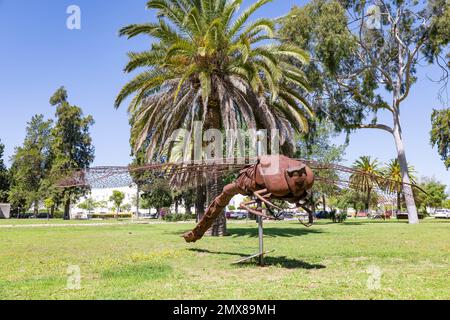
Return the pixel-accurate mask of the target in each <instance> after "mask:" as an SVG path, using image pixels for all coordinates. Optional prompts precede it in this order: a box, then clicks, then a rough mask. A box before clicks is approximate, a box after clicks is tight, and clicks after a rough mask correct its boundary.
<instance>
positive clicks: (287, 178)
mask: <svg viewBox="0 0 450 320" xmlns="http://www.w3.org/2000/svg"><path fill="white" fill-rule="evenodd" d="M313 184H314V174H313V172H312V170H311V169H310V168H309V167H308V166H307V165H306V164H305V163H303V162H301V161H299V160H295V159H290V158H287V157H285V156H279V155H277V156H263V157H261V159H259V160H258V162H257V163H256V164H254V165H250V166H247V167H246V168H244V169H243V170H241V171H240V174H239V176H238V178H237V179H236V181H235V182H233V183H231V184H229V185H227V186H225V188H224V189H223V192H222V193H221V194H220V195H219V196H218V197H217V198H216V199H214V201H213V202H212V203H211V204H210V205H209V207H208V209H207V210H206V213H205V215H204V216H203V219H202V220H201V221H200V222H199V223H198V225H197V226H196V227H195V229H194V230H192V231H190V232H187V233H185V234H184V235H183V237H184V239H185V240H186V241H187V242H196V241H197V240H200V239H201V238H202V237H203V235H204V234H205V232H206V231H207V230H208V229H209V228H210V227H211V226H212V224H213V223H214V221H215V220H216V219H217V217H219V216H220V215H221V214H223V211H224V209H225V207H226V206H227V205H228V203H229V202H230V201H231V199H232V198H233V197H234V196H236V195H238V194H242V195H245V196H254V197H255V199H257V200H256V201H249V202H244V203H242V204H241V208H242V209H245V210H247V211H248V212H250V213H252V214H254V215H257V216H260V217H264V218H268V219H274V218H276V216H274V215H272V216H269V215H266V214H265V213H264V212H263V210H262V208H260V207H259V206H258V207H257V208H255V209H254V208H251V207H250V206H251V205H252V204H255V203H257V202H261V203H264V204H265V205H266V207H267V209H268V211H269V212H273V211H272V209H278V210H281V209H280V208H279V207H277V206H276V205H275V204H274V203H273V202H272V200H282V201H287V202H289V203H292V204H295V205H296V206H297V207H298V208H300V207H302V208H304V207H305V201H306V200H307V198H308V197H309V196H310V194H311V189H312V187H313Z"/></svg>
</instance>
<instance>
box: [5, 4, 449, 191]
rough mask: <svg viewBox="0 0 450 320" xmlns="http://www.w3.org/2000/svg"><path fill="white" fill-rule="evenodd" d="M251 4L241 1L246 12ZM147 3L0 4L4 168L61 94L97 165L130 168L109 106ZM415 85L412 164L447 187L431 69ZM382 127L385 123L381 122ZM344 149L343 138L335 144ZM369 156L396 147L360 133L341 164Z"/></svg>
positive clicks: (122, 123)
mask: <svg viewBox="0 0 450 320" xmlns="http://www.w3.org/2000/svg"><path fill="white" fill-rule="evenodd" d="M251 2H252V1H250V0H247V1H244V5H245V6H246V5H247V4H248V3H251ZM145 3H146V1H145V0H70V1H66V0H39V1H32V0H27V1H26V0H0V43H1V45H0V48H1V49H0V83H1V85H0V139H1V140H2V142H3V143H4V144H5V145H6V158H7V159H6V160H7V162H8V158H9V157H10V156H11V155H12V153H13V151H14V147H15V146H18V145H20V144H21V143H22V141H23V138H24V135H25V125H26V122H27V121H28V120H29V119H30V118H31V117H32V115H34V114H36V113H42V114H44V115H45V116H46V117H52V116H53V113H54V109H53V107H51V106H50V105H49V103H48V100H49V97H50V96H51V94H52V93H53V92H54V91H55V90H56V89H57V88H58V87H59V86H61V85H64V86H66V88H67V90H68V92H69V99H70V102H71V103H73V104H76V105H78V106H80V107H82V108H83V110H84V112H85V114H91V115H92V116H93V117H94V119H95V121H96V124H95V125H94V127H93V128H92V130H91V132H92V136H93V141H94V144H95V147H96V160H95V163H94V165H126V164H128V163H129V161H130V156H129V154H130V150H129V143H128V139H129V126H128V116H127V114H126V111H125V108H122V109H120V110H115V109H114V108H113V101H114V98H115V96H116V94H117V92H118V91H119V90H120V88H121V86H122V85H123V84H125V83H126V81H127V80H128V79H129V77H130V76H128V75H125V74H124V73H123V72H122V69H123V67H124V65H125V63H126V61H127V57H126V53H127V52H128V51H139V50H144V49H146V48H148V47H149V44H150V40H149V39H148V38H136V39H133V40H126V39H125V38H119V37H118V36H117V34H118V30H119V29H120V28H121V27H122V26H125V25H127V24H130V23H139V22H147V21H149V20H151V19H152V18H153V14H152V13H151V12H149V11H147V10H145ZM304 3H305V1H294V0H291V1H286V0H274V1H273V3H271V4H268V5H267V6H266V7H265V8H263V9H262V10H260V11H259V13H258V15H261V16H270V17H278V16H281V15H284V14H286V13H287V12H288V11H289V9H290V8H291V7H292V6H293V5H302V4H304ZM72 4H75V5H78V6H79V7H80V8H81V13H82V17H81V18H82V25H81V27H82V28H81V30H68V29H67V28H66V19H67V17H68V14H66V9H67V7H68V6H69V5H72ZM419 76H420V80H419V82H418V83H417V84H416V85H415V86H414V89H413V90H412V92H411V95H410V97H409V98H408V99H407V100H406V101H405V102H404V104H403V113H402V122H403V125H404V136H405V141H406V148H407V149H406V151H407V156H408V160H409V162H410V163H411V164H412V165H414V166H415V168H416V169H417V171H418V172H419V173H420V174H421V175H427V176H435V177H436V178H438V179H439V180H441V181H442V182H445V183H447V184H450V172H448V171H446V170H445V168H444V166H443V163H442V161H441V160H440V159H439V156H438V155H437V152H436V150H433V149H432V147H431V146H430V144H429V131H430V113H431V109H432V108H439V107H441V106H442V103H440V102H439V100H438V98H437V92H438V90H439V87H440V86H439V85H438V84H436V83H433V82H432V81H430V80H429V79H428V77H430V78H432V79H436V78H438V76H439V71H438V69H437V68H435V67H423V68H421V69H420V71H419ZM381 119H383V120H384V119H386V122H389V119H388V118H387V117H386V116H383V115H382V116H381ZM336 141H337V142H339V141H343V137H339V138H337V139H336ZM366 154H370V155H373V156H375V157H377V158H379V159H380V161H387V160H389V159H391V158H394V157H395V147H394V142H393V139H392V137H391V136H390V135H388V134H387V133H384V132H381V131H373V130H364V131H359V132H357V133H355V134H353V135H352V136H351V141H350V145H349V147H348V149H347V154H346V162H347V163H351V162H352V161H353V160H354V159H355V158H357V157H359V156H360V155H366Z"/></svg>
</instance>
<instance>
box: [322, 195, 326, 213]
mask: <svg viewBox="0 0 450 320" xmlns="http://www.w3.org/2000/svg"><path fill="white" fill-rule="evenodd" d="M322 206H323V211H327V203H326V199H325V195H324V194H322Z"/></svg>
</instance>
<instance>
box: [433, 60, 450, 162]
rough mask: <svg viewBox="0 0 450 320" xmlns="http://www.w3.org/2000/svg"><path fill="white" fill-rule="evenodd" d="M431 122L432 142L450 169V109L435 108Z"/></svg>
mask: <svg viewBox="0 0 450 320" xmlns="http://www.w3.org/2000/svg"><path fill="white" fill-rule="evenodd" d="M449 63H450V62H449ZM431 124H432V129H431V133H430V135H431V144H432V145H433V147H437V148H438V153H439V155H440V156H441V158H442V161H444V164H445V167H446V168H447V169H450V109H442V110H433V113H432V115H431Z"/></svg>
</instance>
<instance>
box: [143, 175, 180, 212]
mask: <svg viewBox="0 0 450 320" xmlns="http://www.w3.org/2000/svg"><path fill="white" fill-rule="evenodd" d="M143 191H144V195H143V198H144V199H145V201H146V204H147V205H148V206H149V207H150V208H156V212H157V214H158V216H159V214H160V211H161V209H162V208H165V207H170V206H171V205H172V203H173V198H172V192H171V190H170V186H169V183H168V182H167V180H165V179H162V178H157V179H155V180H154V181H153V183H152V184H150V185H146V186H145V188H143Z"/></svg>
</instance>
